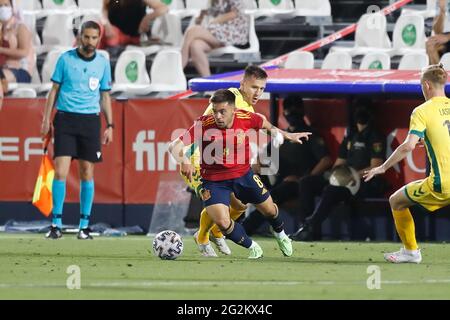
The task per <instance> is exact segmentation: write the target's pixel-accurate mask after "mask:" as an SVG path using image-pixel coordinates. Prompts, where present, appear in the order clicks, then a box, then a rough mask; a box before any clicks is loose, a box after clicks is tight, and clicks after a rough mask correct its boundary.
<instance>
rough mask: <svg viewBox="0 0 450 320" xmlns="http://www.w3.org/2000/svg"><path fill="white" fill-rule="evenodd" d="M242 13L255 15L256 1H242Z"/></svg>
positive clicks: (256, 9)
mask: <svg viewBox="0 0 450 320" xmlns="http://www.w3.org/2000/svg"><path fill="white" fill-rule="evenodd" d="M244 8H245V9H244V12H245V13H246V14H253V15H254V14H255V13H256V12H257V11H258V5H257V4H256V0H244Z"/></svg>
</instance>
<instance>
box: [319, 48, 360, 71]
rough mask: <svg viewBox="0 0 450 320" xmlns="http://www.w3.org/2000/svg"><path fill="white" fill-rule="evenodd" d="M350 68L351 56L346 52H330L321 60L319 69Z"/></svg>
mask: <svg viewBox="0 0 450 320" xmlns="http://www.w3.org/2000/svg"><path fill="white" fill-rule="evenodd" d="M351 68H352V57H351V55H349V54H348V53H347V52H330V53H328V54H327V56H326V57H325V59H324V60H323V62H322V66H321V69H322V70H329V69H343V70H349V69H351Z"/></svg>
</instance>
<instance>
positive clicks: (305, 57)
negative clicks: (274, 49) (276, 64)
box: [284, 51, 314, 69]
mask: <svg viewBox="0 0 450 320" xmlns="http://www.w3.org/2000/svg"><path fill="white" fill-rule="evenodd" d="M284 67H285V68H286V69H314V55H313V54H312V53H311V52H309V51H294V52H291V53H289V55H288V57H287V59H286V62H285V63H284Z"/></svg>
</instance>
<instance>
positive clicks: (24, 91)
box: [11, 88, 37, 98]
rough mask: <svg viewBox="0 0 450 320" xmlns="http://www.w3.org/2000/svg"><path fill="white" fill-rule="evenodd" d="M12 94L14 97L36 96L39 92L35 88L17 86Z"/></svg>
mask: <svg viewBox="0 0 450 320" xmlns="http://www.w3.org/2000/svg"><path fill="white" fill-rule="evenodd" d="M11 96H12V97H14V98H36V97H37V93H36V90H34V89H33V88H17V89H15V90H14V91H13V93H12V94H11Z"/></svg>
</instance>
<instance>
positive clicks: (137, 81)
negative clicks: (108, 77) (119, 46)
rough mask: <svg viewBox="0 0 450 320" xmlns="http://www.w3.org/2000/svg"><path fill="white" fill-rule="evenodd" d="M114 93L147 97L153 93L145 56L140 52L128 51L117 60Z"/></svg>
mask: <svg viewBox="0 0 450 320" xmlns="http://www.w3.org/2000/svg"><path fill="white" fill-rule="evenodd" d="M114 78H115V84H114V85H113V87H112V92H127V93H131V94H137V95H146V94H149V93H150V92H151V89H150V78H149V76H148V73H147V70H146V65H145V54H144V53H143V52H142V51H140V50H126V51H124V52H122V54H121V55H120V56H119V59H118V60H117V63H116V67H115V70H114Z"/></svg>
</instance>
